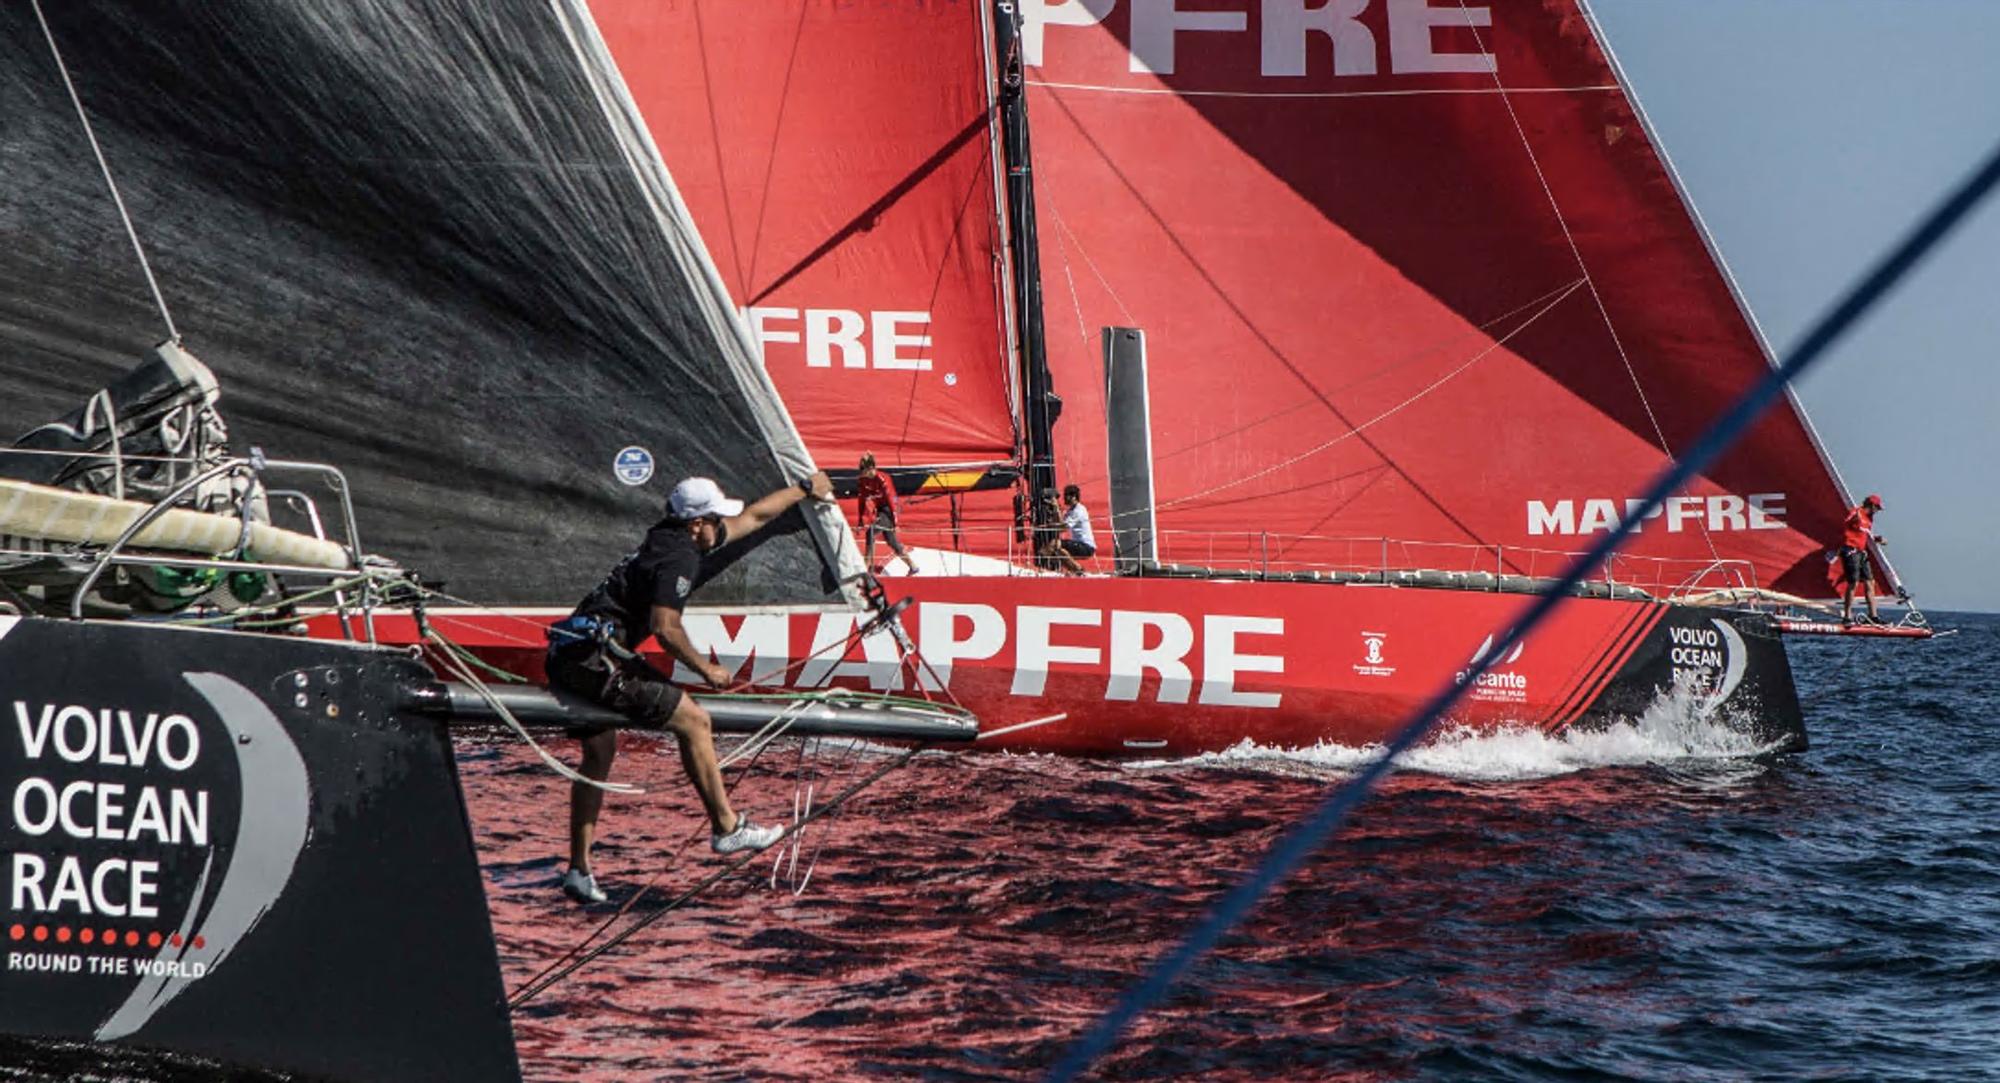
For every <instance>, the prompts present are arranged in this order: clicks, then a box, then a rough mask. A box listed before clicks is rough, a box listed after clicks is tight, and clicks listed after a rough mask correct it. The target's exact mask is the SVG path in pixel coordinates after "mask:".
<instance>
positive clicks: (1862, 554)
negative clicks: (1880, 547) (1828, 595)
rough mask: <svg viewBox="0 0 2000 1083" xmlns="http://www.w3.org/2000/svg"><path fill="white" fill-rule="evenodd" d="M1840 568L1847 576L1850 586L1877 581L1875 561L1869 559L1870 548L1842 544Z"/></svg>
mask: <svg viewBox="0 0 2000 1083" xmlns="http://www.w3.org/2000/svg"><path fill="white" fill-rule="evenodd" d="M1840 570H1841V571H1842V572H1844V573H1845V574H1846V576H1847V582H1848V585H1849V586H1854V587H1859V586H1861V585H1863V584H1872V583H1873V582H1874V581H1875V563H1874V561H1871V560H1869V559H1868V550H1866V549H1855V548H1852V547H1850V546H1842V547H1841V550H1840Z"/></svg>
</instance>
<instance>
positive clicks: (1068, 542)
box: [1042, 485, 1097, 575]
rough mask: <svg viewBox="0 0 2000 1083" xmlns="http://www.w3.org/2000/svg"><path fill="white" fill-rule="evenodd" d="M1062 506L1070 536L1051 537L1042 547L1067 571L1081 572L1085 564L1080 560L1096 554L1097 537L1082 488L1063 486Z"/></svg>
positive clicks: (1072, 573)
mask: <svg viewBox="0 0 2000 1083" xmlns="http://www.w3.org/2000/svg"><path fill="white" fill-rule="evenodd" d="M1063 509H1064V510H1063V529H1064V530H1066V531H1068V532H1069V537H1067V538H1064V537H1057V538H1054V539H1052V540H1051V541H1050V542H1049V544H1048V548H1046V549H1044V550H1042V551H1043V552H1044V553H1045V554H1047V555H1048V556H1050V557H1053V558H1055V559H1056V560H1057V561H1058V562H1060V563H1061V565H1062V568H1063V570H1064V571H1066V572H1068V573H1069V574H1071V575H1082V574H1083V565H1082V564H1079V563H1077V562H1078V561H1079V560H1088V559H1090V558H1091V557H1094V556H1096V555H1097V538H1096V536H1095V535H1093V534H1092V533H1091V532H1090V511H1089V510H1088V509H1086V508H1085V507H1084V506H1083V490H1082V489H1081V488H1079V487H1077V486H1075V485H1065V486H1063Z"/></svg>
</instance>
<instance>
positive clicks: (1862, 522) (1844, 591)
mask: <svg viewBox="0 0 2000 1083" xmlns="http://www.w3.org/2000/svg"><path fill="white" fill-rule="evenodd" d="M1881 510H1882V498H1881V497H1879V496H1876V495H1875V494H1874V493H1869V494H1868V499H1866V500H1863V501H1862V502H1861V503H1860V504H1858V505H1856V506H1855V507H1853V508H1851V509H1849V511H1848V513H1847V522H1846V524H1845V527H1844V529H1843V530H1842V531H1841V535H1840V571H1841V576H1842V578H1843V579H1845V580H1846V582H1845V583H1843V584H1842V586H1841V594H1840V623H1842V624H1853V623H1854V588H1855V587H1857V586H1858V587H1860V588H1861V592H1862V594H1863V595H1864V596H1865V597H1866V598H1867V599H1868V623H1870V624H1880V623H1882V618H1881V616H1880V615H1879V614H1877V613H1876V612H1875V562H1874V561H1872V560H1870V559H1869V558H1868V543H1869V542H1871V541H1873V542H1875V543H1876V544H1878V545H1880V544H1882V539H1881V538H1880V537H1877V536H1876V534H1875V515H1876V513H1877V512H1879V511H1881Z"/></svg>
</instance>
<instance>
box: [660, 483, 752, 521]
mask: <svg viewBox="0 0 2000 1083" xmlns="http://www.w3.org/2000/svg"><path fill="white" fill-rule="evenodd" d="M667 513H668V514H670V515H672V516H673V517H674V518H676V519H681V520H690V519H706V518H708V517H709V516H711V515H719V516H721V517H723V518H725V519H727V518H729V517H730V516H732V515H741V514H742V513H743V501H741V500H731V499H729V498H728V497H726V496H724V495H722V486H720V485H717V484H716V483H715V479H713V478H685V479H683V480H682V481H681V483H680V484H679V485H676V486H674V493H673V495H672V496H669V497H668V498H667Z"/></svg>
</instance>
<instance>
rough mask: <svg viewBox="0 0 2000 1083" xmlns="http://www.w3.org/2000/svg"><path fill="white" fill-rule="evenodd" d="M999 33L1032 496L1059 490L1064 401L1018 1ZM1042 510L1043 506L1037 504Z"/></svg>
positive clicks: (1007, 9) (1004, 7) (1007, 7)
mask: <svg viewBox="0 0 2000 1083" xmlns="http://www.w3.org/2000/svg"><path fill="white" fill-rule="evenodd" d="M993 9H994V28H995V31H996V33H997V35H998V36H997V40H996V42H995V44H996V50H995V51H996V53H997V55H998V57H999V59H1000V132H1001V150H1002V155H1003V158H1004V160H1005V165H1006V168H1007V215H1008V219H1009V222H1010V224H1011V225H1012V227H1013V228H1012V229H1011V230H1010V231H1009V238H1010V244H1011V245H1012V248H1013V252H1012V255H1013V260H1012V261H1011V262H1012V264H1013V279H1014V281H1013V283H1012V286H1013V291H1014V311H1015V313H1016V319H1017V321H1018V323H1017V326H1018V328H1019V334H1020V346H1021V389H1022V396H1021V413H1022V415H1023V416H1022V422H1023V425H1024V428H1025V429H1026V432H1025V436H1026V439H1027V459H1028V495H1029V497H1030V498H1033V497H1036V496H1039V495H1040V494H1042V493H1043V492H1046V491H1048V490H1051V489H1054V488H1055V486H1056V463H1055V440H1054V438H1053V436H1052V434H1051V430H1052V429H1053V428H1054V427H1055V423H1056V419H1057V418H1059V417H1061V416H1062V399H1061V398H1060V397H1058V396H1057V395H1056V393H1055V391H1054V390H1053V389H1052V388H1051V387H1050V380H1049V359H1048V352H1047V350H1046V348H1045V344H1044V341H1043V337H1042V267H1041V256H1040V250H1039V247H1038V245H1037V243H1036V236H1035V176H1034V167H1033V164H1032V163H1033V158H1032V156H1031V154H1030V152H1029V148H1028V96H1027V81H1026V78H1025V75H1024V73H1023V71H1022V68H1021V24H1020V15H1019V13H1018V12H1017V10H1016V9H1015V6H1014V4H1013V2H1012V0H996V2H995V3H994V5H993ZM1033 506H1034V507H1036V508H1037V509H1038V511H1039V508H1040V504H1039V502H1036V503H1034V504H1033Z"/></svg>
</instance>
